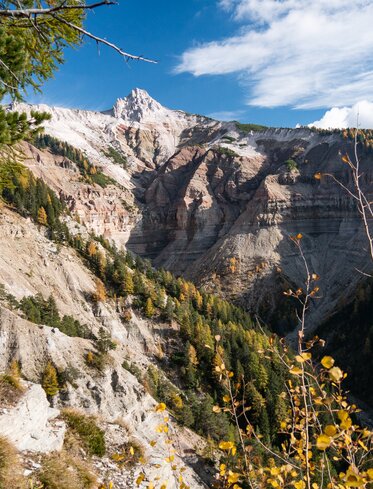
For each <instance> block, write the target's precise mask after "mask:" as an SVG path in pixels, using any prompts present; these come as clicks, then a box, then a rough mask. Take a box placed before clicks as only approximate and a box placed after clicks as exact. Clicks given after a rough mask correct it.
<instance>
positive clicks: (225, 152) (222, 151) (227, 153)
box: [216, 146, 239, 158]
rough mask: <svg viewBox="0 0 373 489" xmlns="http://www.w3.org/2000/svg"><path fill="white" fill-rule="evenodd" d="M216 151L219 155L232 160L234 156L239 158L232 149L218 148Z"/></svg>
mask: <svg viewBox="0 0 373 489" xmlns="http://www.w3.org/2000/svg"><path fill="white" fill-rule="evenodd" d="M216 151H217V152H218V153H219V154H221V155H225V156H230V157H232V158H234V157H235V156H239V155H238V154H237V153H236V152H235V151H233V149H230V148H226V147H224V146H219V147H218V148H216Z"/></svg>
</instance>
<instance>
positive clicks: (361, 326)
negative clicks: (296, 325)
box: [317, 279, 373, 405]
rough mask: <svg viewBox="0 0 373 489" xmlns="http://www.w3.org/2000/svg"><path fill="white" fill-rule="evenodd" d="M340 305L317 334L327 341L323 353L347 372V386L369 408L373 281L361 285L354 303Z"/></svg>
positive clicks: (372, 365)
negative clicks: (338, 309)
mask: <svg viewBox="0 0 373 489" xmlns="http://www.w3.org/2000/svg"><path fill="white" fill-rule="evenodd" d="M340 306H341V308H340V311H339V312H338V313H336V314H334V315H333V316H332V317H331V318H329V319H328V320H327V321H326V322H325V323H324V324H323V325H321V326H320V328H319V329H318V330H317V334H318V335H319V336H320V337H321V338H330V341H328V342H327V345H326V352H327V353H328V354H329V355H331V354H332V355H333V356H334V357H335V359H336V361H337V362H338V364H339V365H341V367H343V368H344V369H345V370H346V372H347V374H348V375H347V378H346V380H345V383H346V386H347V387H348V388H349V389H351V390H353V393H354V394H355V395H357V396H358V397H359V398H361V399H364V401H366V402H367V403H369V404H370V405H372V404H373V392H372V388H371V379H372V378H373V354H372V353H373V319H372V318H373V280H372V279H368V280H367V281H366V282H364V283H362V284H361V285H360V286H359V287H358V289H357V291H356V294H355V297H354V300H353V301H352V302H351V303H349V304H345V305H343V304H341V305H340ZM352 325H354V327H352ZM336 332H338V333H337V334H336Z"/></svg>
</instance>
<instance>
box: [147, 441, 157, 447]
mask: <svg viewBox="0 0 373 489" xmlns="http://www.w3.org/2000/svg"><path fill="white" fill-rule="evenodd" d="M149 444H150V446H151V447H155V445H156V444H157V442H156V441H155V440H151V441H150V442H149Z"/></svg>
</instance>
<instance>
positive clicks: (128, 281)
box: [123, 272, 134, 295]
mask: <svg viewBox="0 0 373 489" xmlns="http://www.w3.org/2000/svg"><path fill="white" fill-rule="evenodd" d="M123 292H124V293H125V295H131V294H133V292H134V285H133V279H132V274H131V273H130V272H126V273H125V275H124V281H123Z"/></svg>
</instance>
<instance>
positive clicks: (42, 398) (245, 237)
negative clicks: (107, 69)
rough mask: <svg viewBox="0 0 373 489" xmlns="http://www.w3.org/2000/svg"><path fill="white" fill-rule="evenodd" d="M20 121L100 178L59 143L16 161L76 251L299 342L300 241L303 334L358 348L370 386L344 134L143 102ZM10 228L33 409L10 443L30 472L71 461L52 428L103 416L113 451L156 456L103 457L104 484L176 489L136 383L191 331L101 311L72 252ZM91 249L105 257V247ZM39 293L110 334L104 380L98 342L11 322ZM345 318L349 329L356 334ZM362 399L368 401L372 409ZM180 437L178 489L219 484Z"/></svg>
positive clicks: (362, 148) (15, 413) (365, 265)
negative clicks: (45, 193)
mask: <svg viewBox="0 0 373 489" xmlns="http://www.w3.org/2000/svg"><path fill="white" fill-rule="evenodd" d="M12 109H16V110H18V111H25V112H27V113H30V112H31V111H32V110H38V111H43V112H47V113H49V114H50V119H49V120H47V121H46V122H45V123H44V127H45V134H46V135H48V136H50V137H51V138H53V141H54V142H55V144H57V145H58V142H57V143H56V141H61V142H63V143H67V144H68V145H69V147H70V148H72V149H75V150H77V151H79V154H80V155H84V158H87V161H88V160H89V163H90V165H92V166H91V168H94V173H95V174H97V172H98V173H99V174H102V175H104V176H105V178H106V180H105V179H101V181H102V182H104V183H101V184H98V183H95V182H94V180H93V179H90V177H89V175H88V176H87V174H86V173H84V172H82V169H81V168H80V167H79V165H78V164H77V163H76V161H74V158H72V157H71V158H69V157H68V156H66V154H63V152H62V151H60V152H59V151H55V150H53V148H52V147H51V146H48V144H46V145H44V146H43V147H42V146H41V145H40V144H37V142H36V141H29V142H23V143H22V153H23V164H24V165H25V166H26V167H27V169H28V170H29V171H30V172H31V174H32V175H34V177H35V178H40V179H41V180H42V181H43V182H45V183H46V184H47V185H48V186H49V187H50V188H51V189H52V190H53V191H54V192H55V193H56V195H57V196H58V197H59V198H60V200H61V201H62V202H63V203H64V205H65V206H66V212H65V213H64V215H63V218H62V220H63V222H64V224H65V225H66V227H67V228H68V230H69V233H70V234H71V236H73V237H76V238H79V239H82V240H84V241H85V242H88V241H89V240H90V239H91V238H92V236H101V238H102V240H104V242H105V243H110V245H111V246H113V247H114V249H115V250H127V251H129V252H131V253H133V255H134V256H136V255H138V256H140V257H142V258H143V259H146V260H149V263H150V264H151V265H152V266H154V267H155V268H157V269H160V268H162V269H165V270H169V271H171V272H172V273H173V274H175V275H176V276H180V277H184V278H185V279H187V280H190V281H192V282H194V283H195V284H197V285H198V286H199V287H201V290H202V291H206V292H208V293H214V294H216V295H218V296H221V297H224V298H226V299H228V300H230V301H232V302H233V303H234V304H237V305H239V306H241V307H242V308H243V309H244V310H246V311H248V312H249V313H250V315H251V317H252V318H253V321H254V322H260V323H261V324H265V325H266V327H267V331H271V330H272V331H275V332H276V333H279V334H280V335H281V336H287V338H288V340H289V342H292V341H294V338H296V333H297V327H298V320H297V316H296V310H297V309H296V303H295V302H294V301H293V300H291V299H289V298H288V297H286V296H284V291H286V290H288V289H289V288H291V289H293V290H296V289H297V288H303V287H304V283H305V277H306V271H305V266H304V261H303V259H302V256H301V255H300V253H299V250H298V249H297V247H296V246H295V245H294V242H293V240H292V237H293V236H295V235H299V234H300V235H301V246H302V251H303V253H304V257H305V259H306V262H307V264H308V266H309V269H310V271H311V272H312V273H315V274H317V275H318V276H320V280H319V282H318V285H319V293H318V294H317V297H315V299H314V300H312V302H311V303H310V307H309V310H308V312H307V322H306V333H307V334H308V335H309V336H310V337H311V336H312V335H314V334H320V332H323V333H325V339H326V340H327V343H328V345H327V347H328V348H330V349H331V350H333V347H334V345H336V344H337V343H336V338H337V339H340V338H342V336H343V338H344V339H343V342H344V344H349V342H350V343H351V345H352V348H353V349H355V350H357V351H359V350H360V349H361V350H362V351H363V350H364V348H365V350H366V351H365V350H364V352H365V353H362V354H363V355H365V356H364V358H366V359H368V360H367V361H368V362H370V364H369V365H365V367H364V368H365V369H366V370H367V371H368V372H370V371H371V369H372V366H371V354H370V344H369V342H368V340H369V338H370V337H371V336H372V334H373V332H372V331H371V330H372V328H371V327H370V326H371V324H370V322H369V321H368V322H367V324H366V325H364V327H363V326H361V325H360V326H361V328H362V329H361V334H360V338H359V341H361V342H362V343H363V345H367V346H364V348H363V347H361V348H360V343H358V340H356V338H355V336H356V328H357V326H358V323H359V321H360V319H361V316H359V314H358V309H359V304H360V302H361V303H362V304H366V303H369V302H370V300H371V294H372V291H371V287H370V282H369V280H370V279H369V278H368V277H367V275H369V274H371V272H372V263H371V259H370V255H369V252H368V242H367V237H366V233H365V229H364V226H363V223H362V220H361V217H360V215H359V213H358V210H357V208H356V205H355V202H354V201H353V199H352V198H351V197H350V196H349V195H348V193H347V192H346V191H345V190H344V189H343V188H342V187H341V186H340V185H338V184H337V183H336V181H335V180H334V179H333V178H331V177H328V176H326V175H325V174H329V175H333V177H335V178H336V179H337V180H338V181H340V182H341V183H342V184H343V185H344V186H345V187H346V188H352V185H353V182H352V177H351V174H350V171H349V168H348V166H347V165H346V164H344V163H343V161H342V159H341V156H342V155H344V154H349V155H351V157H354V156H353V155H354V141H353V139H351V137H349V135H348V134H347V133H345V134H344V133H342V132H341V131H319V130H316V129H314V128H308V127H301V128H295V129H287V128H266V127H262V126H257V125H254V124H240V123H238V122H235V121H231V122H221V121H216V120H213V119H210V118H208V117H204V116H201V115H195V114H188V113H185V112H182V111H179V110H171V109H168V108H165V107H163V106H162V105H161V104H159V103H158V102H157V101H156V100H154V99H152V98H151V97H150V95H149V94H148V93H147V92H145V91H144V90H141V89H134V90H133V91H132V92H131V93H130V94H129V95H128V96H127V97H125V98H124V99H119V100H117V101H116V103H115V104H114V106H113V108H112V109H110V110H107V111H105V112H93V111H84V110H78V109H66V108H58V107H48V106H46V105H40V106H30V105H27V104H23V103H17V104H14V105H13V106H12ZM47 143H48V142H47ZM358 156H359V160H360V165H361V171H362V177H361V184H362V189H363V191H364V192H365V194H366V195H367V198H368V199H369V200H371V197H372V191H373V186H372V182H373V171H372V168H373V152H372V151H371V146H370V145H369V144H363V143H361V144H360V145H359V146H358ZM315 174H324V175H325V176H322V177H321V178H315ZM0 226H1V230H2V232H1V237H0V286H1V288H0V352H1V355H0V369H1V370H2V371H6V369H7V367H8V366H9V364H10V362H11V361H12V359H13V360H14V359H16V360H17V361H18V362H19V363H20V365H21V366H22V375H23V376H24V378H25V380H24V391H25V394H24V395H23V397H22V399H21V400H20V401H19V402H18V403H16V405H10V406H0V432H2V433H5V434H6V436H8V437H9V439H10V440H11V441H12V442H13V443H14V444H15V446H16V448H18V449H19V450H21V451H22V452H25V453H26V456H28V457H29V458H30V460H31V462H32V463H36V462H35V461H36V460H37V459H36V458H35V453H40V452H43V451H47V452H49V451H52V450H54V449H60V448H61V446H62V444H63V442H64V437H65V433H66V424H65V422H64V421H63V420H62V419H61V418H60V416H59V413H60V410H61V409H63V408H64V407H66V406H70V407H74V408H75V409H79V410H82V411H84V412H86V413H89V414H92V415H95V416H97V417H98V419H99V422H100V426H101V428H102V429H103V430H104V431H105V435H106V438H107V442H108V445H109V446H110V452H111V454H113V453H114V452H115V450H116V449H117V448H118V447H119V446H120V444H121V443H123V440H125V442H126V443H130V442H131V441H132V442H134V441H136V442H138V443H140V442H141V443H142V444H144V445H146V448H144V451H145V458H146V461H145V462H144V466H143V467H137V466H135V467H134V468H133V467H132V468H130V469H128V468H121V467H120V468H118V467H117V466H116V465H115V464H113V463H112V460H111V459H110V458H109V457H107V458H106V459H104V460H100V461H99V460H96V461H95V464H96V468H97V469H98V470H99V472H100V474H101V476H102V477H101V479H102V481H104V478H103V474H104V475H105V481H106V480H109V479H110V480H115V481H116V486H115V487H118V488H119V489H122V488H123V489H125V488H128V487H137V485H136V482H135V481H136V480H138V477H139V475H141V474H143V473H145V475H146V480H153V479H155V478H158V479H157V480H168V481H169V484H170V485H169V486H168V487H170V488H171V489H172V488H173V487H178V486H177V482H175V481H174V477H173V469H172V467H171V466H170V465H162V464H160V463H159V462H160V461H161V460H163V459H164V458H167V455H168V456H169V453H168V450H169V447H168V446H167V443H166V441H165V440H164V439H163V438H161V440H160V441H159V443H157V444H153V439H154V437H155V436H158V435H157V434H156V433H157V430H158V429H159V422H160V417H159V416H160V415H159V413H157V404H158V403H157V400H156V399H155V397H154V396H152V395H151V394H150V393H149V389H148V390H147V389H145V388H144V382H141V379H139V376H141V375H144V374H145V373H146V372H147V371H148V370H149V368H153V367H154V365H155V366H156V367H157V369H159V371H161V370H162V368H163V367H162V368H161V367H160V365H161V366H162V365H163V364H162V362H161V360H162V359H166V364H167V361H168V357H169V356H172V355H171V354H172V353H174V350H173V348H174V345H175V343H176V344H177V345H178V347H179V348H181V347H182V345H181V343H180V336H178V335H179V333H180V331H179V330H180V325H179V324H177V323H176V322H175V321H169V320H165V319H164V317H162V316H161V317H160V318H158V317H157V319H154V318H153V319H151V318H149V317H146V315H145V316H144V314H141V313H140V312H139V310H138V308H136V303H135V300H134V299H133V300H132V299H131V298H128V299H126V301H125V304H124V305H123V303H120V301H118V300H117V299H116V298H114V299H112V300H108V301H106V302H105V301H98V303H94V304H93V303H92V296H93V295H94V294H95V288H96V287H97V283H96V278H95V277H94V275H93V272H92V269H89V267H88V265H87V262H86V261H85V260H84V259H83V258H82V256H81V255H79V253H78V252H77V250H76V249H73V248H71V247H69V246H67V245H61V244H59V243H55V242H54V241H53V240H51V239H49V237H48V236H47V233H46V231H45V229H43V227H42V226H40V223H39V224H37V223H35V222H33V221H32V219H31V218H30V217H27V216H24V215H22V212H15V209H14V208H12V206H7V205H2V207H1V208H0ZM95 246H97V248H98V249H99V252H100V253H101V254H102V255H103V256H105V253H106V252H107V250H106V249H105V247H104V246H101V244H97V245H95ZM38 294H39V295H40V296H42V297H44V298H45V299H46V298H47V297H49V296H51V295H52V296H53V298H54V299H55V301H56V305H57V308H58V311H59V312H60V314H61V316H62V315H68V316H71V317H73V318H74V319H76V320H78V321H79V322H80V323H81V324H84V325H88V327H89V330H90V331H91V333H92V334H93V335H95V336H96V337H97V336H98V335H99V332H100V329H101V328H103V329H104V330H105V331H106V332H107V333H108V334H109V335H110V338H111V339H112V340H113V341H114V342H115V345H116V348H115V349H114V350H113V351H112V352H110V357H111V360H110V363H109V364H108V365H107V367H106V368H105V369H104V370H103V372H101V373H100V374H97V372H94V371H93V370H92V368H91V367H90V366H89V365H87V361H86V358H87V354H88V353H89V352H90V351H91V348H92V339H91V338H84V337H70V336H68V335H66V334H64V333H63V332H61V331H59V329H58V328H53V327H49V326H46V325H35V324H34V323H32V322H31V321H29V320H27V318H25V317H24V314H22V312H21V311H20V310H19V309H17V307H11V305H12V301H13V302H14V301H19V303H20V301H22V299H23V298H25V297H35V296H37V295H38ZM9 297H10V298H11V300H10V299H9ZM357 298H359V301H360V302H357ZM346 308H347V309H346ZM348 308H350V309H351V310H352V311H354V314H355V316H354V321H356V325H355V326H356V328H351V327H350V325H349V324H348V318H349V317H350V316H351V317H352V313H351V311H350V309H348ZM345 311H350V312H349V313H348V314H346V312H345ZM124 312H126V313H127V318H126V320H123V314H124ZM341 315H342V318H341ZM343 316H345V317H344V318H343ZM354 335H355V336H354ZM175 338H176V339H175ZM372 341H373V337H372ZM355 350H354V351H355ZM340 357H341V359H342V363H343V360H345V362H346V363H345V365H342V366H343V367H344V368H346V369H347V371H348V372H349V374H351V378H352V380H353V379H354V378H355V377H354V375H355V376H356V375H358V374H359V372H360V370H359V368H361V366H359V365H357V366H356V365H354V366H353V369H351V364H350V362H349V360H348V359H346V358H344V357H345V355H344V350H343V348H342V349H341V352H340ZM47 360H48V361H50V362H52V363H53V365H55V366H56V367H57V369H58V371H61V372H69V373H70V374H71V375H72V373H74V378H73V379H70V380H69V381H68V382H67V387H66V388H65V389H64V391H63V392H62V393H61V394H60V395H59V396H58V399H57V400H56V401H55V404H56V405H53V406H50V405H49V403H48V401H47V398H46V395H45V393H44V391H43V390H42V389H41V387H40V379H41V377H42V374H43V369H44V367H45V363H46V361H47ZM123 365H126V366H127V367H125V366H123ZM128 365H131V366H132V367H133V366H134V367H133V368H129V367H128ZM354 369H355V370H354ZM162 375H165V376H166V377H167V379H168V382H169V383H170V385H172V386H173V388H175V389H177V388H178V385H179V384H178V382H179V380H178V379H177V378H174V376H173V375H172V372H171V373H170V371H167V369H165V370H164V371H163V373H162ZM357 395H361V391H358V392H357ZM364 400H365V401H366V402H367V404H370V403H371V401H372V400H371V399H370V398H369V395H368V394H367V397H366V398H365V399H364ZM36 405H39V406H40V410H39V411H38V413H37V415H36V414H35V408H34V407H33V406H36ZM368 408H369V406H368ZM170 426H171V430H172V439H173V442H174V443H175V446H177V450H176V453H175V460H176V462H175V463H177V465H178V467H181V468H182V471H183V474H184V475H183V477H184V480H185V481H186V483H187V484H188V486H189V487H191V488H192V489H194V488H200V487H208V485H209V482H210V480H211V473H210V472H209V468H208V466H207V464H206V461H205V452H206V451H207V450H208V440H206V439H205V438H204V437H202V436H200V435H198V434H196V433H195V432H193V431H192V430H191V429H189V428H186V427H185V426H181V425H180V423H178V421H177V420H176V419H175V418H174V417H173V416H171V420H170ZM36 431H37V433H36ZM22 433H23V436H22V435H21V434H22ZM31 462H30V463H31ZM106 476H107V478H106ZM139 485H140V486H141V481H140V484H139ZM141 487H145V486H141Z"/></svg>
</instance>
